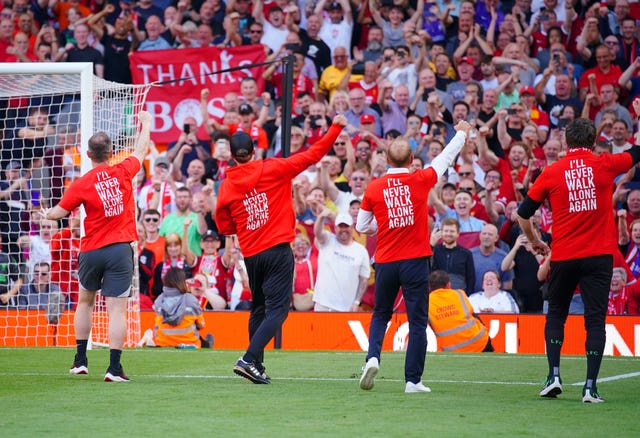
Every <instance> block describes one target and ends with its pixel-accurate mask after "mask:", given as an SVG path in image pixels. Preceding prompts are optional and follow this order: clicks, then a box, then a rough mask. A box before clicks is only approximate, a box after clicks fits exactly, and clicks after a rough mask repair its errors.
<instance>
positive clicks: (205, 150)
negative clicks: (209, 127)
mask: <svg viewBox="0 0 640 438" xmlns="http://www.w3.org/2000/svg"><path fill="white" fill-rule="evenodd" d="M178 126H180V125H178ZM197 134H198V121H197V120H196V119H195V117H192V116H188V117H185V119H184V122H183V124H182V132H180V135H179V136H178V139H177V140H176V141H174V142H171V143H169V145H168V146H167V158H168V159H169V161H171V163H173V164H174V165H175V164H177V165H178V166H177V167H179V168H180V171H181V172H182V175H183V176H184V177H185V178H186V177H188V176H189V174H188V172H187V170H188V168H189V163H191V161H192V160H195V159H196V158H197V159H199V160H200V161H203V162H204V161H205V160H207V159H209V158H211V142H210V141H209V140H200V139H199V138H198V136H197ZM178 155H180V158H181V159H180V160H179V161H177V160H176V158H177V157H178ZM176 161H177V163H176Z"/></svg>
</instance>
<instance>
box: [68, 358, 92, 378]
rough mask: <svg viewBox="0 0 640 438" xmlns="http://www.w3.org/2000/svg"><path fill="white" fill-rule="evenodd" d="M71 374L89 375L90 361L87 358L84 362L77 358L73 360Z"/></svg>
mask: <svg viewBox="0 0 640 438" xmlns="http://www.w3.org/2000/svg"><path fill="white" fill-rule="evenodd" d="M69 374H75V375H78V374H89V361H88V360H87V358H86V357H85V358H84V359H82V360H78V358H77V357H75V358H74V359H73V365H72V366H71V368H70V369H69Z"/></svg>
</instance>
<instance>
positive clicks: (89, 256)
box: [78, 242, 134, 298]
mask: <svg viewBox="0 0 640 438" xmlns="http://www.w3.org/2000/svg"><path fill="white" fill-rule="evenodd" d="M133 266H134V265H133V248H132V247H131V244H129V243H125V242H123V243H114V244H112V245H108V246H105V247H102V248H98V249H94V250H93V251H87V252H81V253H80V256H79V257H78V279H79V281H80V287H81V288H82V289H84V290H88V291H97V290H100V289H101V292H100V293H101V294H102V295H104V296H106V297H119V298H125V297H128V296H129V294H130V293H131V280H132V278H133Z"/></svg>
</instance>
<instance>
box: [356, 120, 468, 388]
mask: <svg viewBox="0 0 640 438" xmlns="http://www.w3.org/2000/svg"><path fill="white" fill-rule="evenodd" d="M455 129H456V131H458V132H457V133H456V135H455V136H454V137H453V139H452V140H451V142H450V143H449V144H448V145H447V147H446V148H444V150H443V151H442V152H441V153H440V154H439V155H438V156H437V157H436V158H434V159H433V161H432V162H431V167H428V168H426V169H420V170H416V171H415V172H413V173H410V172H409V167H410V166H411V162H412V161H413V154H412V153H411V146H410V145H409V143H408V142H407V141H406V140H405V139H402V138H398V139H396V140H394V141H393V143H391V145H390V146H389V150H388V151H387V161H388V163H389V164H390V165H391V168H390V169H389V170H388V171H387V174H386V175H384V176H382V177H381V178H378V179H376V180H374V181H371V182H370V183H369V186H368V187H367V190H366V191H365V194H364V198H363V199H362V204H360V211H359V213H358V220H357V221H356V230H357V231H359V232H361V233H366V234H374V233H376V232H377V233H378V237H377V241H376V252H375V255H374V259H375V267H376V269H375V275H376V283H375V284H376V291H375V305H374V309H373V317H372V318H371V324H370V326H369V351H368V352H367V363H366V365H365V367H364V371H363V373H362V377H361V378H360V388H362V389H364V390H369V389H371V388H373V385H374V378H375V376H376V374H377V373H378V370H379V368H380V365H379V361H380V353H381V350H382V341H383V339H384V335H385V332H386V330H387V323H388V322H389V319H390V318H391V315H392V314H393V304H394V301H395V298H396V295H397V294H398V289H399V288H400V287H402V295H403V296H404V300H405V302H406V307H407V317H408V319H409V344H408V346H407V357H406V359H405V381H406V384H405V392H409V393H416V392H431V390H430V389H429V388H427V387H426V386H424V385H423V384H422V373H423V371H424V361H425V355H426V352H427V334H426V329H427V319H428V311H429V300H428V292H429V256H430V255H431V254H432V252H431V246H430V245H429V220H428V214H427V210H428V208H427V200H428V195H429V191H430V190H431V188H432V187H433V186H434V185H435V184H436V182H437V181H438V178H439V177H440V176H442V175H443V174H444V172H445V171H446V170H447V168H448V167H449V166H450V165H451V163H452V162H453V160H454V159H455V157H456V156H457V155H458V153H459V152H460V150H461V149H462V146H464V143H465V141H466V138H467V135H468V133H469V130H470V129H471V125H470V124H469V123H467V122H466V121H460V122H458V124H457V125H456V126H455Z"/></svg>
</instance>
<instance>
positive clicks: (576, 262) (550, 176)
mask: <svg viewBox="0 0 640 438" xmlns="http://www.w3.org/2000/svg"><path fill="white" fill-rule="evenodd" d="M565 138H566V142H567V146H568V150H567V155H566V156H565V157H564V158H562V159H560V160H559V161H556V162H555V163H553V164H551V165H549V166H547V167H545V169H544V170H543V171H542V173H541V174H540V176H539V177H538V178H537V179H536V181H535V182H534V183H533V185H532V186H531V188H530V189H529V192H528V194H527V196H526V198H525V200H524V201H523V203H522V204H521V206H520V208H519V209H518V222H519V223H520V227H521V228H522V231H523V232H524V233H525V234H526V236H527V238H528V239H529V242H531V246H532V248H533V250H534V251H535V252H537V253H539V254H544V255H546V254H548V253H549V247H548V246H547V245H546V244H545V243H544V242H542V241H541V240H540V236H539V234H538V233H536V232H534V229H533V226H532V223H531V221H530V218H531V216H532V215H533V214H534V213H535V211H536V210H537V209H538V207H540V205H542V203H543V202H544V201H545V200H548V201H549V203H550V205H551V211H552V212H553V243H552V246H553V248H552V251H551V268H550V270H551V271H550V280H549V311H548V313H547V319H546V324H545V329H544V335H545V342H546V347H547V360H548V363H549V374H548V377H547V381H546V383H545V385H544V386H543V388H542V390H541V391H540V395H541V396H542V397H556V396H558V395H559V394H560V393H562V381H561V380H560V350H561V348H562V343H563V341H564V324H565V321H566V319H567V314H568V312H569V303H570V302H571V298H572V295H573V291H574V290H575V289H576V286H578V285H579V286H580V294H581V295H582V300H583V301H584V319H585V322H584V325H585V328H586V331H587V340H586V343H585V349H586V356H587V378H586V381H585V385H584V388H583V390H582V401H583V402H584V403H601V402H603V401H604V400H603V399H602V398H601V397H600V396H599V395H598V391H597V388H596V379H597V377H598V372H599V371H600V364H601V362H602V354H603V351H604V346H605V341H606V334H605V316H606V313H607V303H608V296H609V285H610V282H611V273H612V269H613V254H614V253H615V252H616V251H618V247H617V239H616V228H615V224H614V216H613V215H612V214H611V212H612V210H613V206H612V200H611V199H612V192H613V189H612V187H613V180H614V178H616V177H617V176H618V175H620V174H621V173H624V172H626V171H628V170H629V169H630V168H631V166H633V165H635V164H636V163H638V162H640V148H638V147H635V146H634V147H632V148H631V149H629V150H628V151H625V152H622V153H619V154H602V155H600V156H596V155H594V154H593V148H594V146H595V140H596V128H595V126H594V124H593V122H592V121H591V120H588V119H581V118H580V119H576V120H574V121H572V122H571V123H570V124H569V125H568V126H567V128H566V130H565ZM636 141H637V140H636ZM594 230H598V234H599V238H597V239H594V235H593V231H594Z"/></svg>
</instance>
